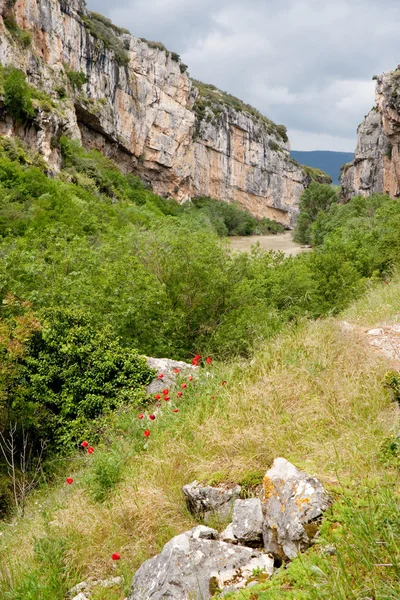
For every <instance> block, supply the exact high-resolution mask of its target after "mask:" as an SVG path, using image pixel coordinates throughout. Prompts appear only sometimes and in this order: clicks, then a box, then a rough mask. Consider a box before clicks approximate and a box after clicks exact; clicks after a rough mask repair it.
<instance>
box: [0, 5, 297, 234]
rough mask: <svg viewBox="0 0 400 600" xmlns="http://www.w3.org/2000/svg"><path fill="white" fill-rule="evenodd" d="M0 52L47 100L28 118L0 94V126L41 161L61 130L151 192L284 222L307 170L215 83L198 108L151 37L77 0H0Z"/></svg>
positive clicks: (52, 156) (182, 71) (181, 68)
mask: <svg viewBox="0 0 400 600" xmlns="http://www.w3.org/2000/svg"><path fill="white" fill-rule="evenodd" d="M0 62H1V64H2V65H3V66H14V67H17V68H19V69H21V70H23V71H24V73H25V74H26V75H27V79H28V81H29V83H30V84H31V85H33V86H35V87H36V88H38V89H40V90H43V91H44V92H45V93H46V94H47V95H48V96H49V97H50V99H51V104H52V107H51V110H49V106H48V105H47V106H46V104H45V103H43V102H42V103H40V102H37V104H36V111H35V119H34V124H33V125H31V126H28V125H27V124H24V125H21V124H16V123H15V122H13V120H12V119H11V118H10V116H9V115H8V114H7V112H6V111H5V110H4V106H3V103H2V99H1V98H0V135H7V136H12V135H19V136H20V137H22V138H24V139H25V140H26V141H27V142H28V143H29V144H32V145H35V146H36V148H37V149H38V151H40V152H41V153H42V154H43V156H44V157H45V159H46V160H47V162H48V163H49V166H50V168H51V169H53V170H57V169H58V168H59V167H60V161H61V157H60V150H59V146H58V144H57V140H59V138H60V137H61V135H68V136H70V137H72V138H75V139H78V140H79V141H81V143H82V144H83V145H84V146H85V147H87V148H97V149H99V150H101V151H102V152H103V153H104V154H105V155H107V156H109V157H110V158H113V159H114V160H116V162H117V163H118V165H119V166H120V168H121V169H122V170H123V171H125V172H134V173H137V174H139V175H140V176H141V177H142V179H144V180H145V181H147V182H148V183H149V184H150V185H151V187H152V189H153V190H154V191H155V192H156V193H158V194H160V195H164V196H165V197H173V198H175V199H176V200H178V201H180V202H182V201H185V200H187V199H188V198H191V197H193V196H201V195H208V196H212V197H214V198H216V199H220V200H226V201H229V202H234V201H237V202H239V203H240V204H241V205H243V206H245V207H246V208H248V209H249V210H250V211H251V212H252V213H253V214H254V215H256V216H258V217H264V216H265V217H270V218H275V219H276V220H278V221H280V222H281V223H283V224H285V225H287V226H293V224H294V222H295V219H296V215H297V212H298V209H297V205H298V202H299V198H300V195H301V193H302V192H303V190H304V188H305V186H306V185H307V183H308V182H309V180H308V178H307V176H306V175H305V173H304V171H303V170H302V168H301V167H299V165H297V163H295V161H293V160H292V159H291V158H290V156H289V145H288V141H287V137H286V132H285V130H284V128H282V126H275V125H274V124H273V123H271V122H270V121H268V119H265V118H264V117H262V116H261V115H259V113H257V112H256V111H254V109H253V111H252V112H248V111H247V109H246V106H245V105H243V106H244V108H242V107H240V108H239V109H238V108H234V107H232V106H230V105H229V103H227V102H226V95H224V94H223V93H222V92H220V93H219V94H220V96H218V95H217V97H216V98H215V97H214V99H213V100H212V101H209V100H208V101H207V102H206V107H204V106H203V107H202V108H203V113H202V114H200V113H199V111H198V110H197V108H198V105H199V103H200V104H201V102H202V101H203V100H202V96H201V94H202V93H201V89H199V88H198V87H196V85H194V84H193V82H192V80H191V79H190V78H189V76H188V74H187V72H186V65H183V64H182V63H181V61H180V58H179V56H178V55H176V54H174V53H171V52H168V51H167V50H166V49H165V48H164V47H163V46H162V44H157V43H153V42H147V41H143V40H141V39H139V38H136V37H133V36H132V35H131V34H130V33H129V32H127V31H126V30H124V29H121V28H118V27H116V26H114V25H112V24H111V22H108V21H107V19H104V17H101V16H100V15H96V13H90V12H88V11H87V9H86V5H85V2H84V1H83V0H72V1H71V0H16V1H14V0H0ZM80 77H82V79H80ZM43 104H44V106H43ZM250 108H251V107H250Z"/></svg>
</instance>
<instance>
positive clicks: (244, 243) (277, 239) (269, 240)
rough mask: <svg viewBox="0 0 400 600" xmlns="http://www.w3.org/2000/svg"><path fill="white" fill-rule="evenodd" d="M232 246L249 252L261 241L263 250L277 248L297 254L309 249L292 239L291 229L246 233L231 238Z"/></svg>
mask: <svg viewBox="0 0 400 600" xmlns="http://www.w3.org/2000/svg"><path fill="white" fill-rule="evenodd" d="M229 240H230V242H231V244H232V248H233V249H234V250H237V251H238V252H249V251H250V250H251V247H252V246H254V244H257V243H259V244H260V246H261V248H262V249H263V250H275V251H280V252H283V253H284V254H287V255H292V256H295V255H296V254H300V252H305V251H306V250H307V249H306V248H302V247H301V245H300V244H296V243H295V242H294V241H293V240H292V234H291V232H290V231H288V232H286V233H280V234H278V235H246V236H233V237H230V238H229Z"/></svg>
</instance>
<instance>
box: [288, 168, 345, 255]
mask: <svg viewBox="0 0 400 600" xmlns="http://www.w3.org/2000/svg"><path fill="white" fill-rule="evenodd" d="M304 168H307V169H311V167H304ZM312 170H313V171H314V170H315V169H312ZM338 199H339V198H338V193H337V191H336V190H335V188H332V187H331V186H329V185H327V184H320V183H316V182H313V183H311V185H310V186H309V187H308V188H307V189H306V190H305V191H304V192H303V194H302V196H301V198H300V214H299V217H298V220H297V224H296V227H295V230H294V235H293V239H294V240H295V241H296V242H298V243H300V244H310V242H311V226H312V224H313V223H314V221H315V220H316V219H317V217H318V214H319V212H320V211H323V212H325V213H326V212H327V211H328V209H329V208H330V206H331V205H332V204H333V203H336V202H338Z"/></svg>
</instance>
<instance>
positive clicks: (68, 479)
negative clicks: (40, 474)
mask: <svg viewBox="0 0 400 600" xmlns="http://www.w3.org/2000/svg"><path fill="white" fill-rule="evenodd" d="M65 481H66V482H67V483H68V485H71V483H74V480H73V479H72V477H67V479H66V480H65Z"/></svg>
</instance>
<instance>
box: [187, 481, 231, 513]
mask: <svg viewBox="0 0 400 600" xmlns="http://www.w3.org/2000/svg"><path fill="white" fill-rule="evenodd" d="M182 489H183V493H184V494H185V496H186V501H187V504H188V507H189V510H190V512H191V513H192V514H193V515H195V516H199V517H203V518H204V520H205V521H206V522H207V521H208V519H209V518H210V517H211V516H216V517H217V518H219V519H221V520H224V519H228V518H229V517H230V515H231V512H232V510H233V505H234V502H235V500H237V499H238V498H239V496H240V491H241V487H240V485H237V486H235V487H233V488H230V489H225V488H217V487H212V486H211V485H207V486H203V485H201V484H200V483H199V482H198V481H193V482H192V483H189V484H187V485H184V486H183V488H182Z"/></svg>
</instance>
